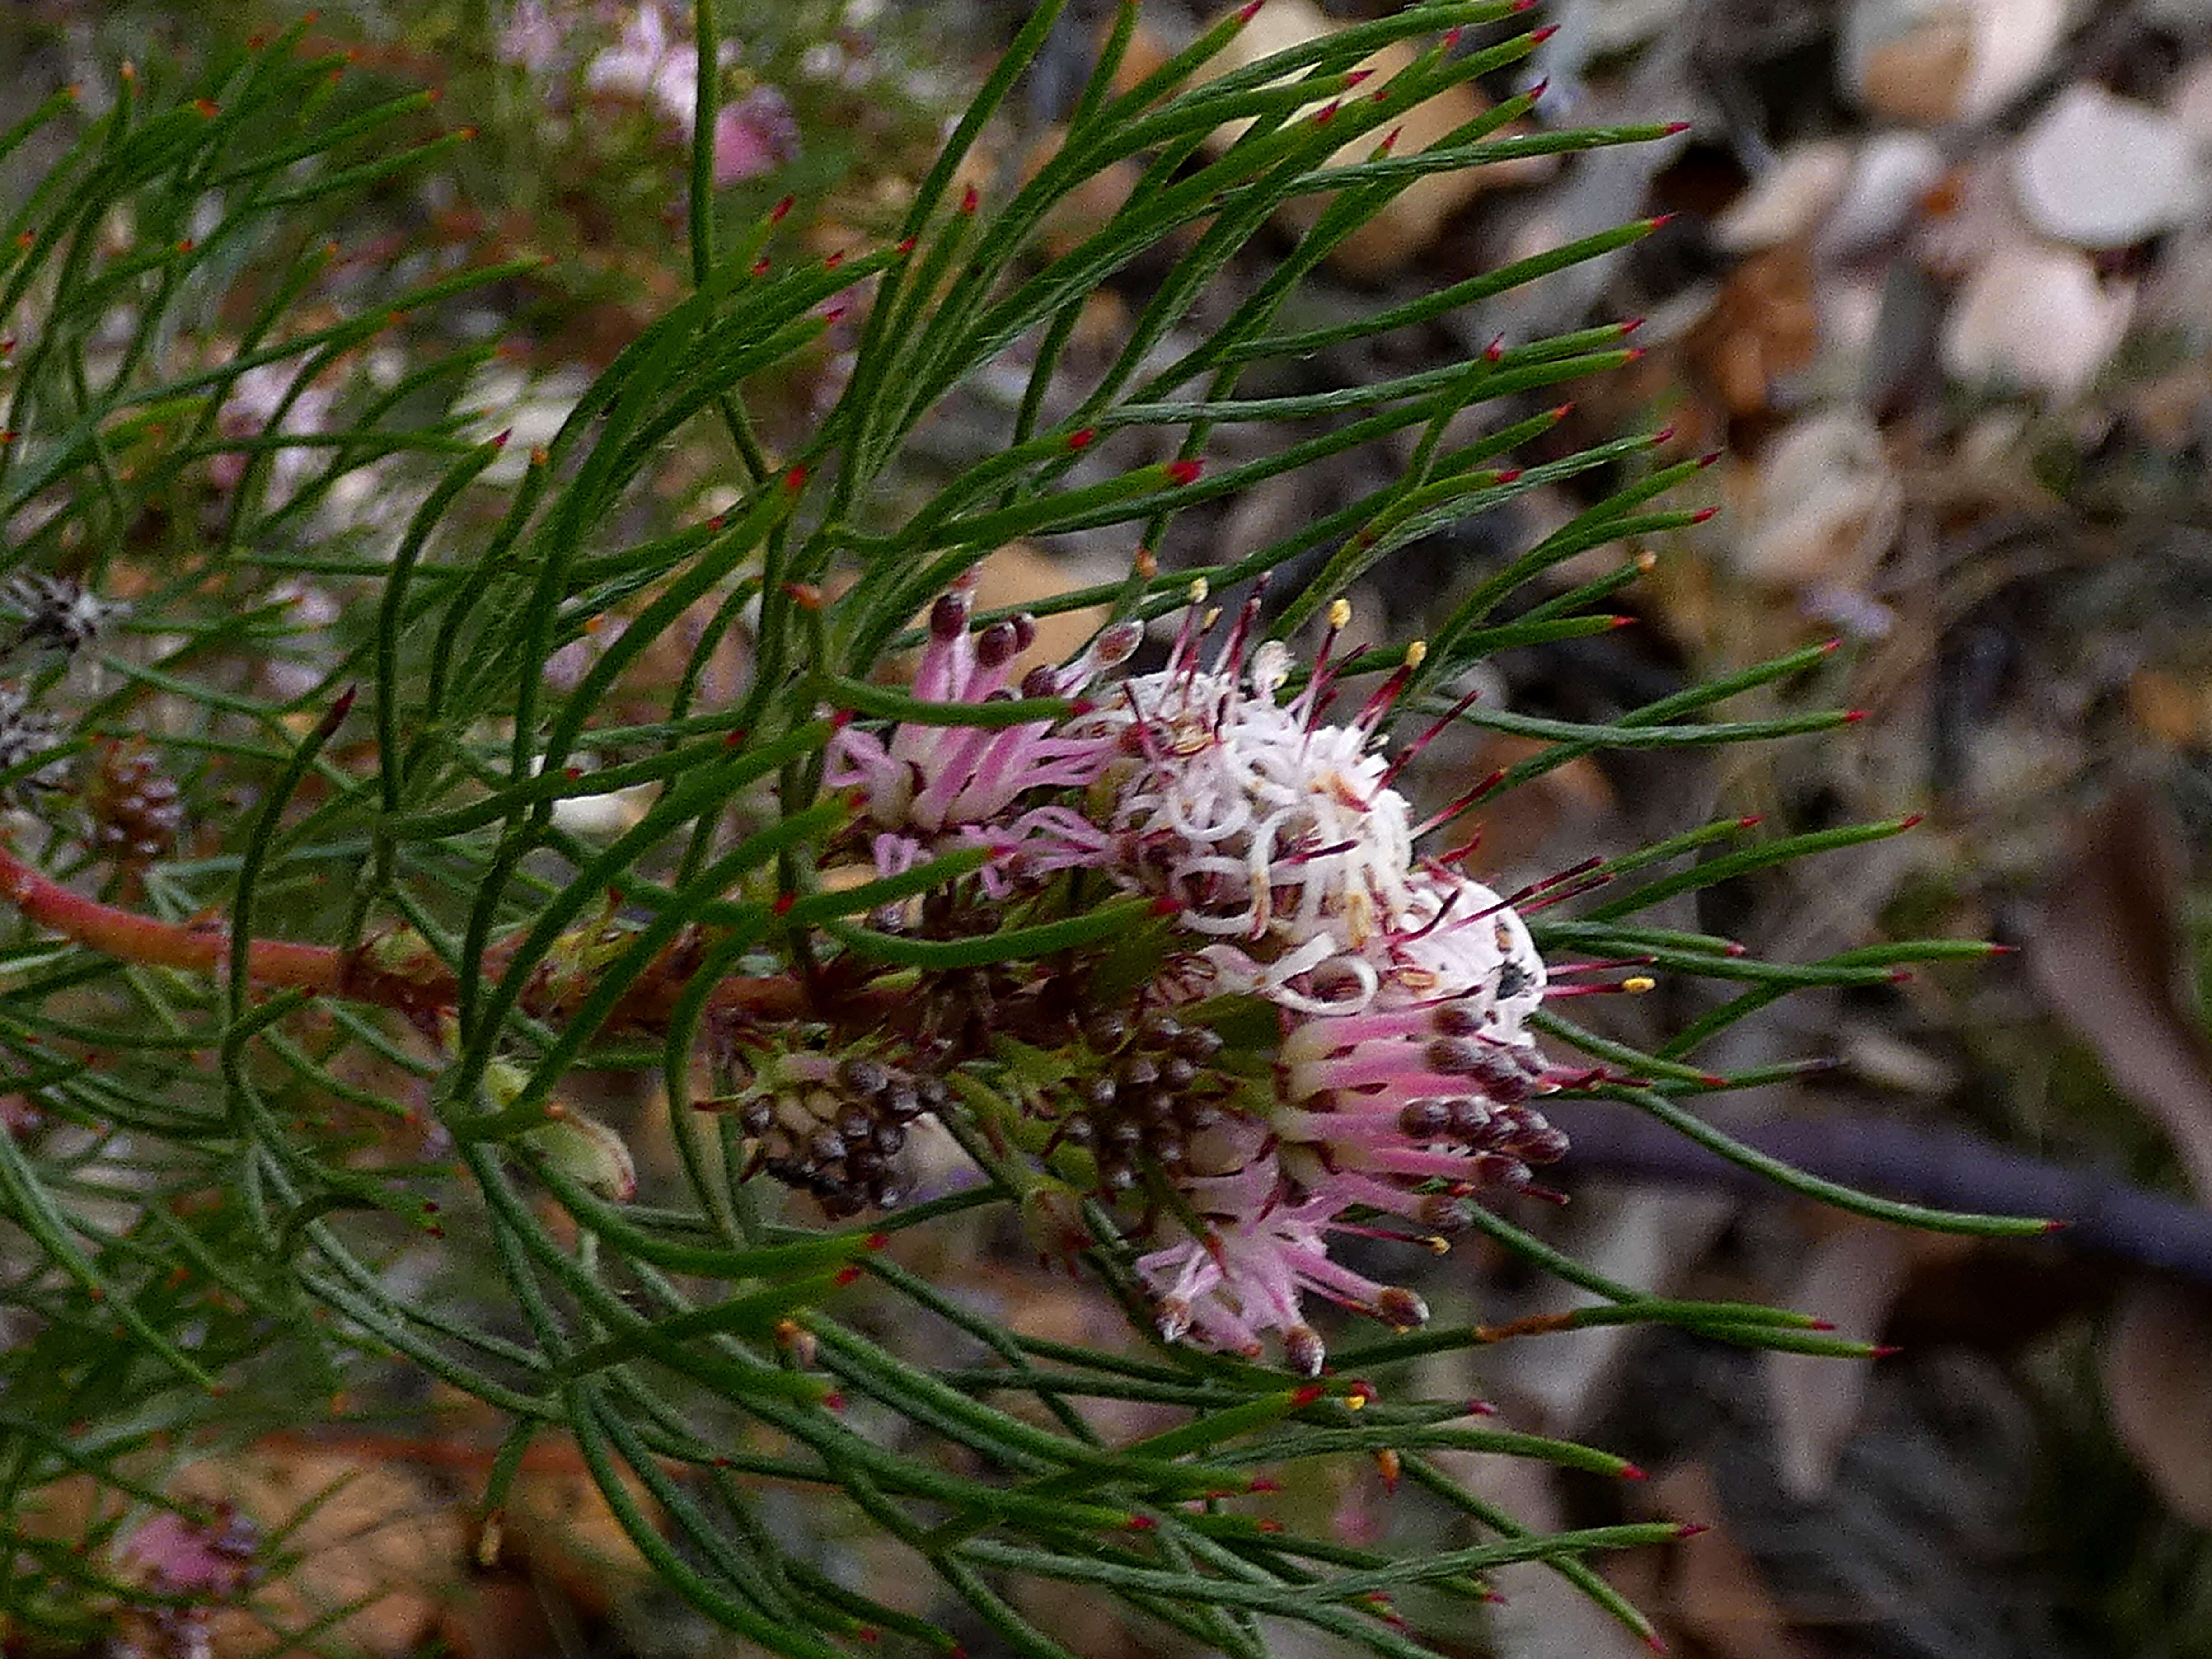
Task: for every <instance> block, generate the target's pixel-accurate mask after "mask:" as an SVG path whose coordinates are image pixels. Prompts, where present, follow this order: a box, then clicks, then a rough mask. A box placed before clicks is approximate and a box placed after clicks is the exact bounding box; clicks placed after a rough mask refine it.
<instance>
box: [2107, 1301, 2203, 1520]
mask: <svg viewBox="0 0 2212 1659" xmlns="http://www.w3.org/2000/svg"><path fill="white" fill-rule="evenodd" d="M2104 1383H2105V1398H2106V1401H2108V1402H2109V1403H2110V1404H2111V1407H2112V1426H2113V1427H2114V1428H2115V1429H2116V1430H2118V1432H2119V1437H2120V1443H2122V1444H2123V1445H2124V1446H2125V1447H2126V1448H2127V1449H2128V1451H2129V1453H2130V1455H2132V1456H2133V1457H2134V1458H2135V1460H2136V1464H2137V1466H2138V1467H2139V1468H2142V1472H2143V1473H2144V1474H2146V1475H2148V1476H2149V1477H2150V1483H2151V1485H2152V1486H2155V1487H2156V1488H2157V1489H2158V1492H2159V1495H2160V1497H2162V1498H2165V1499H2166V1503H2167V1504H2170V1505H2171V1506H2172V1509H2173V1510H2174V1512H2175V1513H2176V1514H2178V1515H2179V1516H2182V1517H2183V1518H2185V1520H2188V1521H2191V1522H2194V1523H2196V1524H2197V1526H2200V1527H2212V1301H2208V1299H2207V1298H2206V1297H2205V1296H2204V1295H2203V1292H2201V1291H2191V1290H2189V1289H2186V1288H2185V1287H2183V1286H2181V1285H2172V1284H2167V1283H2165V1282H2163V1281H2160V1280H2158V1279H2139V1280H2138V1281H2136V1283H2135V1284H2133V1285H2130V1286H2129V1287H2128V1289H2127V1290H2126V1291H2125V1292H2124V1294H2123V1295H2122V1296H2121V1297H2120V1307H2119V1317H2118V1319H2117V1320H2116V1321H2115V1322H2114V1323H2113V1326H2112V1334H2111V1335H2110V1336H2109V1337H2108V1338H2107V1339H2106V1343H2105V1354H2104Z"/></svg>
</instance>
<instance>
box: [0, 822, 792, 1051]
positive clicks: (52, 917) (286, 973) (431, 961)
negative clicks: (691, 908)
mask: <svg viewBox="0 0 2212 1659" xmlns="http://www.w3.org/2000/svg"><path fill="white" fill-rule="evenodd" d="M0 897H5V898H6V899H7V901H8V902H9V903H11V904H13V905H14V906H15V908H17V909H18V910H20V911H21V912H22V913H23V915H24V916H25V917H26V918H27V920H29V921H32V922H33V923H35V924H36V925H37V926H39V927H45V928H48V929H50V930H52V932H54V933H59V934H61V935H62V936H63V937H64V939H70V940H71V941H73V942H74V943H76V944H78V945H83V946H84V947H85V948H86V949H87V950H91V951H99V952H100V954H101V955H103V956H107V957H114V958H115V959H116V960H118V961H119V962H131V963H141V964H143V965H144V966H147V967H154V968H176V969H183V970H185V971H186V972H189V973H202V974H210V975H212V974H215V973H216V972H218V971H219V970H220V969H221V968H222V965H223V964H224V963H226V962H228V960H229V958H230V952H231V938H230V933H229V931H228V929H227V928H225V927H222V926H221V925H220V924H219V923H216V922H215V921H211V920H197V921H158V920H156V919H155V918H154V917H152V916H148V915H140V914H139V913H138V912H137V911H135V910H126V909H124V908H121V907H119V906H117V905H112V904H104V903H102V902H100V901H99V900H98V899H94V898H88V897H87V896H85V895H83V894H82V893H78V892H75V891H72V890H70V889H69V888H67V887H64V886H63V885H62V884H60V883H59V882H58V881H56V880H54V879H53V878H52V877H50V876H48V875H46V874H45V873H43V872H40V871H38V870H35V869H33V868H32V867H31V866H29V865H27V864H25V863H24V862H23V861H22V860H20V859H18V858H17V857H16V856H15V854H13V853H11V852H9V851H8V850H7V849H6V848H0ZM389 944H390V941H388V940H386V941H379V940H371V941H369V942H368V943H367V944H364V945H359V946H355V947H348V948H340V947H339V946H337V945H304V944H300V943H297V942H295V941H294V940H290V939H255V940H253V941H252V944H251V945H249V946H248V947H247V951H246V971H247V973H248V974H249V975H251V976H252V981H253V983H254V984H256V985H258V986H260V987H264V989H268V990H295V989H296V990H304V991H307V992H310V993H312V994H315V995H318V996H334V997H342V998H343V999H345V1000H347V1001H349V1002H363V1003H369V1004H373V1005H374V1006H379V1007H385V1008H394V1009H398V1010H399V1011H401V1012H404V1013H408V1014H410V1015H413V1016H416V1017H421V1016H423V1015H425V1014H434V1013H435V1012H439V1011H441V1010H443V1009H447V1008H450V1007H452V1006H453V1002H454V998H455V994H456V991H457V986H456V983H455V981H454V978H453V975H452V974H451V973H450V972H448V971H447V969H445V968H444V967H443V966H442V964H440V963H437V962H436V960H435V958H434V957H431V955H430V953H429V952H428V950H427V949H425V950H419V951H413V952H408V953H405V956H406V961H405V965H404V968H398V967H394V966H392V965H390V964H391V963H392V962H395V961H397V960H398V959H399V957H400V955H401V953H399V952H395V951H390V950H389V949H388V946H389ZM380 945H381V946H384V947H386V948H385V949H384V950H383V951H381V952H380ZM510 954H511V946H510V945H505V944H501V945H494V946H493V947H492V948H491V949H490V950H489V951H487V952H486V953H485V960H484V971H485V974H486V975H487V976H489V975H495V974H496V973H498V972H500V971H501V970H503V969H505V968H506V966H507V958H508V957H509V955H510ZM677 955H678V952H671V957H675V956H677ZM683 991H684V981H683V976H682V975H681V973H680V971H677V972H666V973H664V972H649V973H647V974H646V975H643V976H642V977H641V979H640V980H639V981H638V983H637V984H636V985H635V987H632V989H631V991H630V993H629V995H627V996H626V997H624V998H623V1001H622V1004H621V1005H620V1006H619V1007H618V1008H617V1010H616V1012H615V1016H614V1018H611V1020H610V1021H609V1022H608V1023H609V1024H610V1025H613V1026H617V1027H619V1026H623V1025H629V1026H646V1027H653V1026H657V1025H659V1024H665V1020H666V1018H667V1015H668V1012H669V1011H670V1010H671V1008H672V1007H673V1006H674V1005H675V1003H676V1000H677V999H678V997H679V996H680V995H681V994H683ZM578 996H580V991H579V989H578V987H575V986H574V985H573V984H569V985H553V984H548V985H547V986H546V987H544V988H543V989H537V988H535V987H533V992H532V994H526V995H525V996H524V998H523V1006H524V1007H525V1008H526V1009H527V1010H528V1012H531V1013H532V1014H535V1015H539V1016H547V1015H556V1016H557V1015H558V1014H560V1013H561V1012H562V1003H563V1002H564V1001H565V1000H571V999H574V998H577V997H578ZM708 1006H709V1007H710V1008H713V1009H719V1010H722V1011H726V1012H733V1013H739V1014H743V1015H745V1016H747V1017H750V1018H755V1019H763V1020H779V1019H795V1018H800V1017H802V1016H803V1015H804V1014H805V1012H806V1002H805V990H804V987H801V986H800V985H799V982H798V981H796V980H793V979H791V978H788V977H786V976H783V975H773V976H763V977H747V976H744V975H732V976H731V977H729V978H727V979H725V980H723V981H720V983H718V984H717V985H716V986H715V987H714V990H713V992H712V993H711V994H710V1000H709V1005H708Z"/></svg>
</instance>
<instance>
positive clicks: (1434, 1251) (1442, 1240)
mask: <svg viewBox="0 0 2212 1659" xmlns="http://www.w3.org/2000/svg"><path fill="white" fill-rule="evenodd" d="M1421 1248H1422V1249H1425V1250H1426V1251H1427V1252H1428V1253H1429V1254H1430V1255H1450V1254H1451V1240H1449V1238H1446V1237H1444V1236H1443V1234H1442V1233H1431V1234H1430V1235H1429V1236H1428V1237H1426V1238H1425V1239H1423V1240H1422V1241H1421Z"/></svg>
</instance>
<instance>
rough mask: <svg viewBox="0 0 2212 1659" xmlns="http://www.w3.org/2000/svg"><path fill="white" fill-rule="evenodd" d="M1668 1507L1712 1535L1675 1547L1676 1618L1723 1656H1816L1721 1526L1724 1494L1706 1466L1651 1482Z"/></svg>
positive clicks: (1678, 1469) (1680, 1468)
mask: <svg viewBox="0 0 2212 1659" xmlns="http://www.w3.org/2000/svg"><path fill="white" fill-rule="evenodd" d="M1652 1486H1653V1490H1652V1493H1651V1496H1652V1498H1653V1499H1654V1500H1655V1501H1656V1503H1657V1504H1658V1505H1659V1507H1660V1509H1661V1510H1662V1512H1663V1513H1665V1514H1668V1515H1670V1516H1680V1517H1681V1518H1683V1519H1685V1520H1696V1521H1702V1522H1705V1524H1706V1525H1707V1526H1708V1527H1710V1528H1711V1530H1710V1531H1707V1532H1702V1533H1699V1534H1698V1535H1697V1536H1695V1537H1694V1538H1686V1539H1684V1540H1683V1541H1681V1542H1680V1544H1678V1545H1676V1546H1675V1547H1674V1571H1672V1572H1671V1573H1670V1574H1669V1575H1668V1583H1667V1597H1668V1604H1669V1605H1668V1612H1670V1613H1672V1614H1673V1621H1672V1622H1674V1624H1675V1625H1677V1626H1680V1627H1681V1628H1682V1629H1684V1630H1686V1631H1688V1632H1690V1633H1691V1634H1692V1635H1693V1636H1695V1637H1696V1638H1698V1640H1699V1641H1700V1642H1702V1643H1704V1644H1705V1645H1706V1646H1707V1647H1709V1648H1711V1650H1713V1651H1714V1652H1715V1653H1717V1654H1718V1655H1720V1656H1722V1659H1810V1656H1811V1655H1812V1652H1813V1650H1812V1649H1811V1648H1809V1647H1808V1646H1807V1645H1806V1644H1805V1643H1803V1642H1802V1641H1801V1640H1799V1639H1798V1638H1797V1637H1796V1636H1795V1635H1793V1634H1792V1633H1791V1632H1790V1617H1789V1614H1788V1613H1785V1612H1784V1610H1783V1608H1782V1607H1781V1605H1780V1604H1779V1603H1778V1602H1777V1601H1775V1599H1774V1597H1773V1596H1772V1595H1771V1594H1769V1593H1768V1591H1767V1588H1766V1583H1765V1580H1764V1579H1762V1578H1761V1577H1759V1568H1758V1565H1756V1564H1755V1563H1754V1562H1753V1560H1752V1559H1751V1557H1750V1556H1749V1555H1747V1553H1744V1551H1743V1550H1742V1549H1741V1548H1740V1547H1738V1546H1737V1545H1736V1544H1735V1541H1733V1540H1731V1539H1730V1538H1729V1535H1728V1530H1727V1528H1725V1527H1724V1526H1723V1525H1721V1524H1720V1517H1721V1498H1720V1492H1719V1490H1718V1488H1717V1487H1716V1486H1714V1484H1713V1478H1712V1475H1711V1473H1710V1472H1709V1471H1707V1469H1706V1468H1705V1465H1704V1464H1702V1463H1694V1462H1685V1463H1677V1464H1675V1465H1674V1467H1673V1468H1669V1469H1668V1471H1667V1472H1666V1473H1665V1474H1662V1475H1661V1476H1660V1478H1659V1479H1658V1480H1656V1481H1654V1482H1653V1483H1652Z"/></svg>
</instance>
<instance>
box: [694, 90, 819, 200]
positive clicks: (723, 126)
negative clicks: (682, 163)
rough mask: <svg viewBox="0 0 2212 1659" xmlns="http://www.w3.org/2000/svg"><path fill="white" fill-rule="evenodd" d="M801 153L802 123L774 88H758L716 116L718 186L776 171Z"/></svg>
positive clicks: (715, 173) (736, 182)
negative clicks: (796, 118) (800, 128)
mask: <svg viewBox="0 0 2212 1659" xmlns="http://www.w3.org/2000/svg"><path fill="white" fill-rule="evenodd" d="M798 154H799V123H798V122H797V121H796V120H794V119H793V118H792V113H791V105H790V103H789V102H788V101H787V100H786V99H785V97H784V95H783V94H781V93H780V92H778V91H777V90H776V89H775V88H774V87H770V86H758V87H755V88H753V89H752V90H751V91H750V92H749V93H747V94H745V95H744V97H742V98H740V99H738V100H737V101H736V102H735V103H730V104H725V105H723V106H722V107H721V109H720V112H718V113H717V114H716V115H715V117H714V185H715V187H716V188H717V189H726V188H728V187H729V186H730V185H734V184H738V183H739V182H741V181H743V180H744V179H757V178H759V177H760V176H761V174H763V173H773V172H774V171H775V169H776V168H778V167H781V166H783V165H784V164H785V163H786V162H787V161H790V160H791V159H792V158H793V156H795V155H798Z"/></svg>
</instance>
